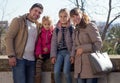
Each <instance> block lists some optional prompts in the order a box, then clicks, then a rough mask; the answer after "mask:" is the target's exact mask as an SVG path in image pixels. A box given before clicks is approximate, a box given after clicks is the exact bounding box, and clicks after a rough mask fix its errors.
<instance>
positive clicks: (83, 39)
mask: <svg viewBox="0 0 120 83" xmlns="http://www.w3.org/2000/svg"><path fill="white" fill-rule="evenodd" d="M70 18H71V21H72V22H73V25H74V26H75V31H74V41H73V43H74V47H75V64H74V65H75V67H74V77H75V78H76V79H77V83H97V78H98V77H100V76H99V75H94V74H93V72H92V68H91V65H90V62H89V55H90V53H91V52H92V51H93V49H92V47H93V45H94V46H95V48H96V50H100V49H101V47H102V40H101V37H100V34H99V31H98V29H97V27H96V25H95V24H94V23H92V22H90V19H89V17H88V16H87V15H86V14H85V13H84V12H82V11H81V10H80V9H78V8H74V9H72V10H71V11H70ZM73 51H74V50H73Z"/></svg>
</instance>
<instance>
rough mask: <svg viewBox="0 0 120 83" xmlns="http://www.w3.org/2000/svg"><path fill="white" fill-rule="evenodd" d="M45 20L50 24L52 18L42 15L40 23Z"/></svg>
mask: <svg viewBox="0 0 120 83" xmlns="http://www.w3.org/2000/svg"><path fill="white" fill-rule="evenodd" d="M45 21H48V22H50V24H51V25H52V19H51V18H50V16H43V18H42V24H43V23H44V22H45Z"/></svg>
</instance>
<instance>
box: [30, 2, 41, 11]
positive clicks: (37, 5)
mask: <svg viewBox="0 0 120 83" xmlns="http://www.w3.org/2000/svg"><path fill="white" fill-rule="evenodd" d="M35 7H39V8H40V9H42V10H43V5H42V4H40V3H35V4H33V5H32V7H31V8H30V10H32V9H33V8H35Z"/></svg>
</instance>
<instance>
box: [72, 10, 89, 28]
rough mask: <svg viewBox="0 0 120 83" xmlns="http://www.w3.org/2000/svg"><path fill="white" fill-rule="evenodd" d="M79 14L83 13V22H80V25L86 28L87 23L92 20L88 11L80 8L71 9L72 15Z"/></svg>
mask: <svg viewBox="0 0 120 83" xmlns="http://www.w3.org/2000/svg"><path fill="white" fill-rule="evenodd" d="M79 14H82V19H81V22H80V23H79V26H81V28H86V26H87V24H88V23H89V22H90V19H89V16H88V15H87V14H86V13H84V12H82V11H81V10H80V9H79V8H73V9H72V10H71V11H70V17H72V16H73V15H79Z"/></svg>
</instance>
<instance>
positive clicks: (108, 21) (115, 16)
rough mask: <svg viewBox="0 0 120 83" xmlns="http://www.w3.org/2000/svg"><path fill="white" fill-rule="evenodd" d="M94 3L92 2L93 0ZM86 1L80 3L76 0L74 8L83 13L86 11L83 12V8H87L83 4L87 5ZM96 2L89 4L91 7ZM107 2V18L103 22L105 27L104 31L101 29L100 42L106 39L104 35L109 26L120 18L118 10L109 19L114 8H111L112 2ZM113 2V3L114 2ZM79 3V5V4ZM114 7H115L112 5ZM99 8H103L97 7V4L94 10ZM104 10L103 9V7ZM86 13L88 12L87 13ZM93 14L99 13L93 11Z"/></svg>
mask: <svg viewBox="0 0 120 83" xmlns="http://www.w3.org/2000/svg"><path fill="white" fill-rule="evenodd" d="M93 1H94V0H93ZM87 2H88V1H85V0H81V1H79V0H76V2H74V4H75V6H76V7H80V8H81V10H83V11H86V10H85V7H88V6H85V3H87ZM96 2H97V1H96ZM96 2H94V4H93V2H92V1H91V4H92V5H95V4H96ZM108 2H109V4H108V11H107V13H108V14H107V16H106V18H107V19H106V22H105V26H104V29H103V32H102V34H101V35H102V36H101V37H102V40H104V39H105V37H106V33H107V30H108V29H109V27H110V25H111V24H112V23H113V22H114V21H115V20H117V19H118V18H120V11H119V10H118V12H116V14H115V15H114V17H113V18H112V19H111V17H112V16H111V15H112V11H113V9H115V7H112V6H113V4H112V3H113V2H112V0H108ZM114 2H115V1H114ZM116 2H117V4H119V2H118V1H116ZM79 3H81V5H80V4H79ZM114 6H115V5H114ZM101 7H103V6H101V4H99V6H98V4H97V5H96V6H95V8H98V9H99V8H101ZM117 7H118V8H120V5H118V6H117ZM103 8H104V7H103ZM88 9H89V8H88ZM87 12H88V11H87ZM94 12H95V14H100V13H98V12H97V13H96V10H95V9H94ZM99 12H101V11H99ZM89 15H90V14H89Z"/></svg>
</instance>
